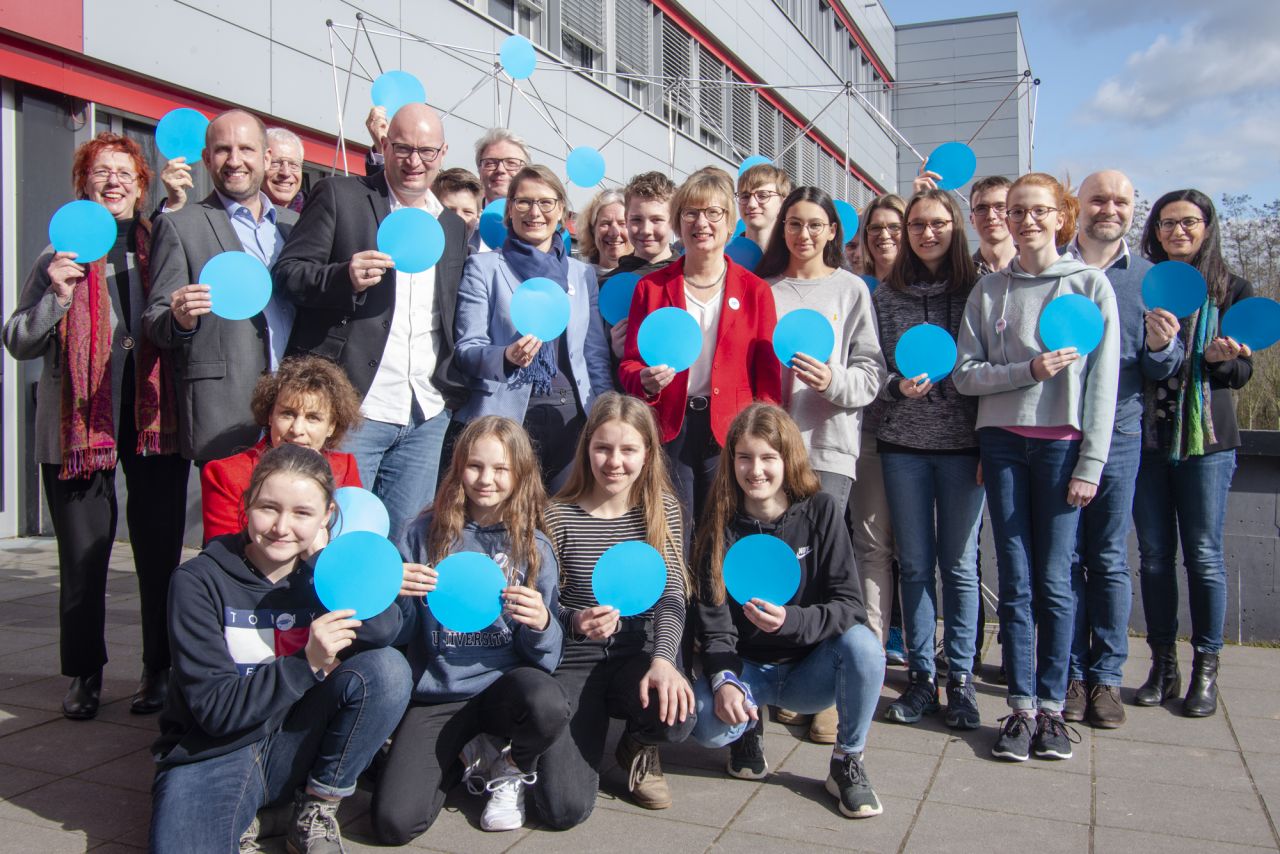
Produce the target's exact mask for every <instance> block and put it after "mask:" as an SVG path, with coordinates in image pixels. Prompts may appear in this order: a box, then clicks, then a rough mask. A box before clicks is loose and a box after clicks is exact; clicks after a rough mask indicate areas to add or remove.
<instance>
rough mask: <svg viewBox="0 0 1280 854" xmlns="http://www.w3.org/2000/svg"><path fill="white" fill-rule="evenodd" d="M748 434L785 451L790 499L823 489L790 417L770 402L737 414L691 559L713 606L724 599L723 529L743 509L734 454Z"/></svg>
mask: <svg viewBox="0 0 1280 854" xmlns="http://www.w3.org/2000/svg"><path fill="white" fill-rule="evenodd" d="M744 436H754V437H755V438H757V439H763V440H764V441H766V442H768V443H769V446H770V447H771V448H773V449H774V450H775V451H777V452H778V454H779V455H781V457H782V491H783V492H785V493H786V495H787V499H788V500H789V501H791V502H796V501H801V500H803V499H805V498H809V497H811V496H813V495H814V494H815V493H817V492H818V491H819V490H820V489H821V488H822V483H821V481H819V480H818V476H817V475H816V474H814V473H813V467H812V466H811V465H809V452H808V450H807V449H806V448H805V446H804V437H802V436H801V435H800V428H799V427H797V426H796V422H794V421H792V420H791V416H790V415H788V414H787V413H786V412H785V411H784V410H783V409H781V408H780V407H777V406H774V405H773V404H770V403H753V404H751V405H750V406H748V407H747V408H746V409H744V410H742V411H741V412H739V413H738V415H737V417H736V418H734V419H733V423H732V424H730V425H729V435H728V436H726V437H725V442H724V450H723V451H722V452H721V454H720V467H719V468H717V469H716V479H715V480H714V481H713V482H712V484H711V492H710V493H709V494H708V496H707V506H706V509H705V510H704V511H703V512H702V519H701V521H700V524H699V525H698V538H697V540H696V542H695V543H694V548H693V562H694V565H695V566H696V567H698V573H699V575H700V578H699V585H698V590H699V596H700V597H701V598H702V599H703V600H704V601H706V602H710V603H711V604H713V605H719V604H720V603H722V602H724V570H723V564H724V552H725V548H724V541H725V531H726V530H728V528H729V525H730V524H731V523H732V522H733V517H734V516H736V515H737V514H738V513H739V512H740V511H741V510H742V487H741V486H739V485H738V477H737V473H736V471H735V468H734V457H735V456H736V455H737V453H738V443H739V442H741V441H742V439H743V437H744Z"/></svg>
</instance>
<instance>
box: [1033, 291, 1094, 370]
mask: <svg viewBox="0 0 1280 854" xmlns="http://www.w3.org/2000/svg"><path fill="white" fill-rule="evenodd" d="M1102 326H1103V323H1102V312H1101V311H1100V310H1099V309H1098V306H1097V305H1095V304H1094V302H1093V300H1091V299H1089V298H1088V297H1087V296H1084V295H1083V294H1063V295H1062V296H1060V297H1058V298H1057V299H1055V300H1052V301H1051V302H1050V303H1049V304H1048V305H1047V306H1045V309H1044V311H1043V312H1041V313H1040V340H1041V341H1043V342H1044V346H1045V347H1047V348H1048V349H1049V350H1061V349H1063V348H1064V347H1075V348H1076V352H1077V353H1079V354H1080V355H1081V356H1087V355H1088V354H1089V353H1092V352H1093V349H1094V348H1095V347H1097V346H1098V345H1099V344H1100V343H1102Z"/></svg>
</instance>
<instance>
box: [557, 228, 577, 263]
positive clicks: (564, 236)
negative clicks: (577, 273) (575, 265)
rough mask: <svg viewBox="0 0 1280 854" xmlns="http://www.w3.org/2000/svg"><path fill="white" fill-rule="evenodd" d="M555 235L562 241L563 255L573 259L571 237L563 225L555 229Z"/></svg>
mask: <svg viewBox="0 0 1280 854" xmlns="http://www.w3.org/2000/svg"><path fill="white" fill-rule="evenodd" d="M556 233H557V234H559V235H560V239H561V240H563V241H564V254H565V255H567V256H569V257H570V258H572V257H573V235H572V234H570V233H569V229H567V228H565V227H564V223H560V227H559V228H557V229H556Z"/></svg>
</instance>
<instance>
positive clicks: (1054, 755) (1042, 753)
mask: <svg viewBox="0 0 1280 854" xmlns="http://www.w3.org/2000/svg"><path fill="white" fill-rule="evenodd" d="M1032 753H1033V754H1034V755H1035V757H1036V759H1049V760H1053V761H1057V760H1059V759H1070V758H1071V756H1072V753H1071V751H1070V750H1068V751H1067V752H1066V753H1059V752H1058V751H1056V750H1035V751H1032Z"/></svg>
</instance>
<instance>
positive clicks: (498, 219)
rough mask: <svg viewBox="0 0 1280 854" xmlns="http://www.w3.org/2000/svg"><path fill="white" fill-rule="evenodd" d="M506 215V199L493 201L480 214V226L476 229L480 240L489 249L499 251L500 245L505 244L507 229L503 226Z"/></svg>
mask: <svg viewBox="0 0 1280 854" xmlns="http://www.w3.org/2000/svg"><path fill="white" fill-rule="evenodd" d="M506 215H507V200H506V199H494V200H493V201H492V202H489V204H487V205H485V206H484V210H483V211H481V212H480V224H479V225H478V226H477V228H479V229H480V239H481V240H483V241H484V245H485V246H488V247H489V248H490V249H501V248H502V244H504V243H506V242H507V227H506V225H504V224H503V219H504V218H505V217H506Z"/></svg>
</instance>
